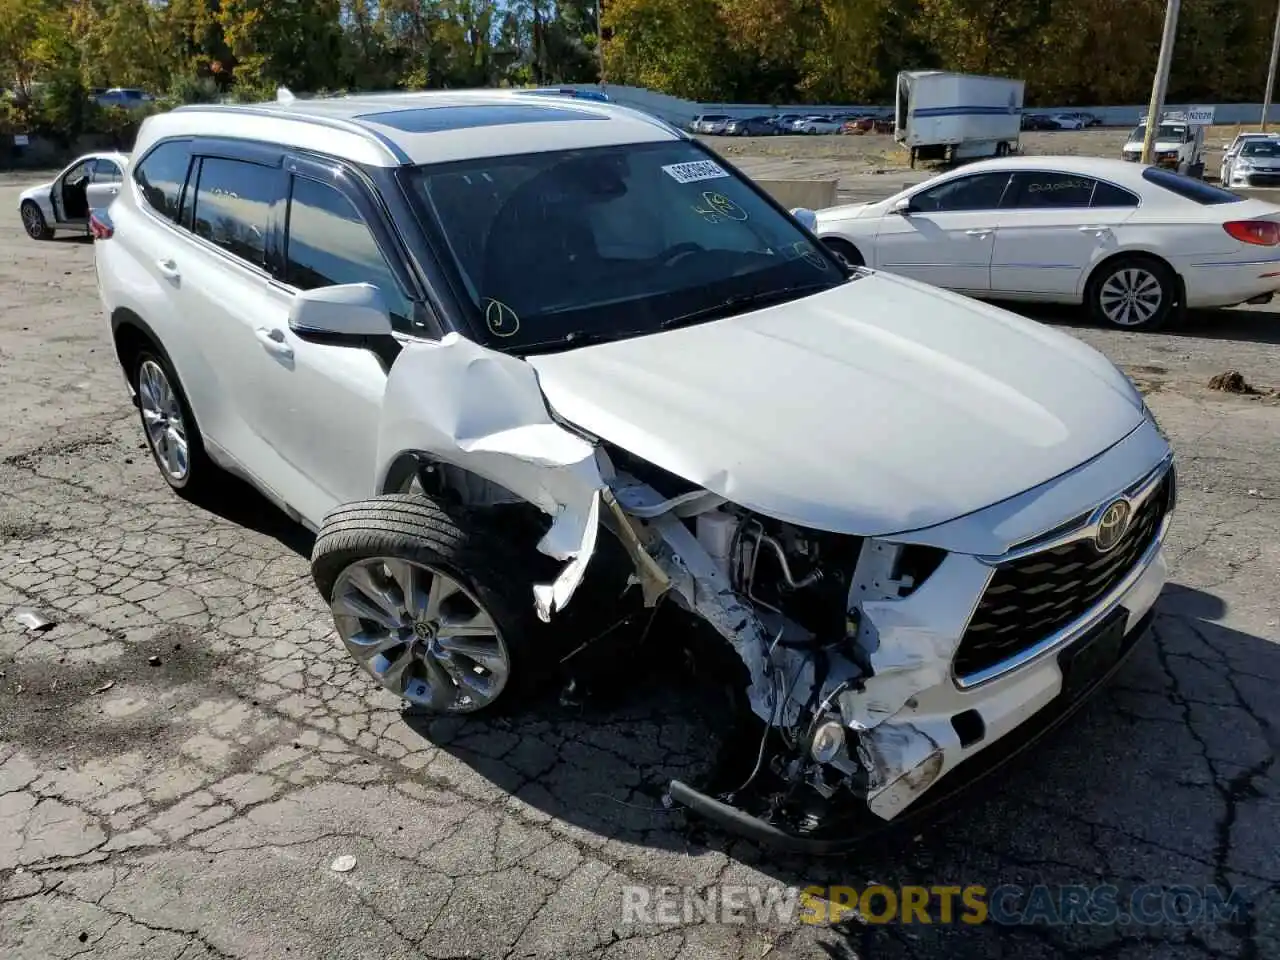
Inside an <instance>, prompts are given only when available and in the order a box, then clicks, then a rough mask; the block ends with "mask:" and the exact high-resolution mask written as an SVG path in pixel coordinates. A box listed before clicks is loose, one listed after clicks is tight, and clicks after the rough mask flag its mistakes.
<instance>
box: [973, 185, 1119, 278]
mask: <svg viewBox="0 0 1280 960" xmlns="http://www.w3.org/2000/svg"><path fill="white" fill-rule="evenodd" d="M1137 206H1138V197H1137V196H1136V195H1134V194H1132V193H1130V192H1129V191H1127V190H1124V189H1122V188H1120V187H1117V186H1115V185H1114V184H1110V183H1106V182H1104V181H1100V180H1094V179H1093V178H1092V177H1084V176H1080V175H1078V174H1073V173H1060V172H1056V171H1052V170H1037V171H1027V172H1019V173H1015V174H1014V175H1013V180H1012V181H1011V182H1010V184H1009V189H1008V191H1007V192H1006V193H1005V198H1004V207H1005V209H1002V210H1001V211H1000V216H999V227H998V228H997V230H996V235H995V250H994V253H993V255H992V258H991V292H992V294H993V295H995V296H1000V295H1001V294H1007V295H1009V296H1011V297H1030V298H1036V299H1046V300H1073V299H1074V298H1075V296H1076V294H1077V292H1078V291H1079V290H1080V288H1081V284H1082V283H1083V280H1084V277H1085V276H1086V274H1087V273H1088V272H1089V271H1090V270H1091V269H1092V267H1093V265H1094V264H1096V263H1098V262H1099V261H1100V260H1101V259H1102V258H1103V257H1105V256H1106V255H1107V254H1108V252H1109V251H1111V250H1113V249H1115V248H1116V235H1115V230H1116V228H1117V227H1118V226H1119V225H1120V224H1121V223H1123V222H1124V221H1125V220H1127V219H1128V218H1129V217H1130V216H1131V215H1132V214H1133V211H1134V210H1136V209H1137Z"/></svg>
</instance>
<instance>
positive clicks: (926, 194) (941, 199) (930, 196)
mask: <svg viewBox="0 0 1280 960" xmlns="http://www.w3.org/2000/svg"><path fill="white" fill-rule="evenodd" d="M1008 183H1009V174H1007V173H978V174H974V175H973V176H971V177H957V178H956V179H955V180H948V181H947V182H946V183H944V184H941V185H939V186H937V187H933V188H932V189H930V190H922V191H921V192H920V193H917V194H916V195H915V196H914V197H912V198H911V209H912V210H919V211H920V212H921V213H946V212H948V211H959V210H994V209H995V208H996V207H998V206H999V205H1000V197H1001V196H1003V194H1004V189H1005V186H1006V185H1007V184H1008Z"/></svg>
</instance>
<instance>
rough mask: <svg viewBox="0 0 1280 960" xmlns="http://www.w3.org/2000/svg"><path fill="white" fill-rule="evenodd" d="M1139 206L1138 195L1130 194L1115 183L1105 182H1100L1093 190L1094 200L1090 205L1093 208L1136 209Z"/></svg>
mask: <svg viewBox="0 0 1280 960" xmlns="http://www.w3.org/2000/svg"><path fill="white" fill-rule="evenodd" d="M1137 205H1138V195H1137V194H1135V193H1130V192H1129V191H1128V190H1126V189H1124V187H1117V186H1116V185H1115V184H1114V183H1107V182H1106V181H1105V180H1099V181H1098V185H1097V186H1096V187H1094V188H1093V199H1092V200H1091V201H1090V203H1089V206H1091V207H1136V206H1137Z"/></svg>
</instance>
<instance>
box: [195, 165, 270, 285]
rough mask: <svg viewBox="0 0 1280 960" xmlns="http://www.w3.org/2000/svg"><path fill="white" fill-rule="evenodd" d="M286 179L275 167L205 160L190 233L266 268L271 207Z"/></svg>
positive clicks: (201, 169) (197, 188)
mask: <svg viewBox="0 0 1280 960" xmlns="http://www.w3.org/2000/svg"><path fill="white" fill-rule="evenodd" d="M284 177H285V175H284V172H283V171H282V170H280V168H279V167H265V166H262V165H261V164H257V163H248V162H246V161H244V160H227V159H224V158H222V157H205V158H203V159H202V160H201V161H200V179H199V181H198V186H197V187H196V202H195V210H194V213H193V222H192V232H193V233H195V235H196V236H198V237H203V238H204V239H205V240H208V241H209V242H210V243H215V244H217V245H218V246H220V247H222V249H224V250H226V251H227V252H229V253H233V254H235V255H236V256H237V257H239V258H240V259H242V260H245V261H246V262H248V263H251V264H253V265H254V266H255V267H264V266H265V265H266V260H267V231H268V229H269V228H270V224H271V208H272V206H273V205H274V204H275V203H277V202H278V201H280V200H283V199H284V183H285V181H284Z"/></svg>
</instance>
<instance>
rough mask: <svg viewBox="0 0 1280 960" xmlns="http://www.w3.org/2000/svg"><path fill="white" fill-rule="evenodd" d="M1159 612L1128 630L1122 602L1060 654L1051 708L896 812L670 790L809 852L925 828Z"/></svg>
mask: <svg viewBox="0 0 1280 960" xmlns="http://www.w3.org/2000/svg"><path fill="white" fill-rule="evenodd" d="M1154 617H1155V611H1154V609H1151V610H1148V611H1147V613H1146V614H1145V615H1144V616H1143V617H1142V619H1141V620H1139V621H1138V622H1137V623H1136V624H1134V626H1133V628H1132V629H1130V630H1128V631H1127V632H1126V631H1125V624H1126V623H1127V622H1128V618H1129V611H1128V610H1127V609H1126V608H1124V607H1123V606H1121V607H1117V608H1116V609H1115V610H1114V611H1113V612H1112V613H1111V614H1110V615H1109V616H1108V617H1107V618H1106V619H1105V620H1103V621H1102V623H1100V624H1099V625H1098V626H1097V627H1095V628H1094V629H1093V630H1091V631H1090V632H1089V633H1087V634H1086V635H1085V636H1083V637H1081V638H1080V640H1078V641H1077V642H1076V643H1074V644H1071V645H1070V646H1068V647H1067V648H1065V649H1064V650H1062V651H1061V652H1060V653H1059V654H1058V655H1057V656H1058V664H1059V667H1060V668H1061V670H1062V672H1063V684H1062V690H1061V692H1060V693H1059V694H1058V695H1057V696H1056V697H1055V698H1054V699H1053V700H1051V701H1050V702H1049V704H1048V705H1047V706H1046V707H1045V708H1043V709H1042V710H1040V711H1039V712H1038V713H1036V714H1034V715H1033V716H1031V717H1030V718H1029V719H1028V720H1027V721H1025V722H1024V723H1023V724H1021V725H1020V726H1019V727H1017V728H1016V729H1015V730H1014V731H1013V732H1011V733H1010V734H1008V735H1007V736H1005V737H1003V738H1001V739H1000V740H998V741H996V742H995V743H993V744H992V745H991V746H989V747H987V748H985V749H983V750H981V751H980V752H978V753H977V754H974V755H973V756H971V757H970V758H968V759H967V760H963V761H961V762H960V763H959V764H957V765H956V766H955V767H953V768H952V769H951V770H950V771H948V772H947V773H946V774H944V775H943V777H942V778H941V779H940V780H939V781H938V783H937V785H936V786H935V787H933V788H932V789H931V790H929V791H928V792H927V794H926V795H925V796H924V797H922V798H921V799H920V800H919V801H918V802H916V803H914V804H912V805H911V806H910V807H908V808H907V809H906V810H905V811H903V813H901V814H900V815H898V816H897V817H895V818H893V819H892V820H883V819H881V818H880V817H876V816H874V815H870V814H869V811H867V809H866V808H865V806H862V805H861V804H860V803H857V802H854V801H853V798H849V802H847V803H845V804H844V806H843V809H838V810H832V811H831V815H829V816H828V817H825V818H824V819H823V820H821V821H819V822H818V823H817V824H816V825H815V826H813V827H812V828H810V827H809V826H808V825H805V826H797V825H796V824H795V823H787V822H784V821H783V819H782V818H780V817H774V818H773V819H771V820H770V819H765V818H763V817H759V816H754V815H753V814H751V813H749V812H747V810H745V809H743V808H741V807H739V806H735V805H733V804H731V803H729V802H726V800H725V799H719V798H716V797H712V796H708V795H707V794H705V793H702V792H700V791H698V790H695V789H694V788H693V787H690V786H689V785H688V784H686V783H683V782H681V781H679V780H673V781H671V783H670V786H669V788H668V793H669V795H670V797H671V799H672V800H673V801H674V802H675V803H678V804H680V805H681V806H683V807H685V808H687V809H688V810H690V811H691V812H692V813H694V814H696V815H698V816H700V817H702V818H705V819H706V820H709V821H711V822H713V823H715V824H717V825H718V826H720V827H721V828H723V829H725V830H727V831H729V832H731V833H734V834H737V835H740V836H743V837H746V838H747V839H750V840H754V841H756V842H757V843H760V844H762V845H765V846H768V847H772V848H775V849H779V850H784V851H788V852H793V853H801V854H807V855H811V856H827V855H833V854H839V853H843V852H846V851H848V850H851V849H854V848H856V847H858V846H861V845H863V844H865V843H867V842H870V841H872V840H876V839H883V838H884V837H886V836H887V835H889V834H891V833H897V832H900V831H904V830H909V829H919V827H920V826H922V825H923V824H925V823H927V822H929V821H932V820H935V819H938V818H939V815H940V813H941V812H943V811H945V812H946V813H948V814H955V813H958V812H960V807H959V804H960V803H961V802H964V801H968V800H970V799H971V798H972V797H973V795H974V794H975V792H976V791H975V788H976V787H977V786H978V784H979V783H980V782H982V781H984V780H986V779H987V778H988V777H989V776H990V775H991V774H993V773H995V772H997V771H998V770H1000V769H1002V768H1003V767H1005V765H1006V764H1008V763H1009V762H1010V761H1012V760H1014V759H1015V758H1016V757H1018V756H1019V755H1020V754H1022V753H1023V751H1025V750H1027V749H1028V748H1030V747H1031V746H1033V745H1034V744H1035V743H1037V742H1038V741H1039V740H1041V739H1042V738H1044V737H1045V736H1047V735H1048V734H1050V733H1051V732H1052V731H1054V730H1056V729H1057V728H1058V727H1060V726H1062V725H1063V724H1064V723H1065V722H1066V721H1067V720H1069V719H1070V718H1071V716H1072V715H1073V714H1074V713H1075V712H1076V711H1077V710H1079V709H1080V707H1081V706H1083V705H1084V704H1085V702H1087V700H1088V699H1089V697H1090V696H1091V695H1092V694H1093V693H1095V692H1096V691H1097V690H1098V689H1099V688H1100V687H1101V686H1102V685H1103V684H1105V683H1106V682H1107V681H1108V680H1109V679H1110V678H1111V677H1112V676H1113V675H1114V674H1115V673H1116V672H1117V671H1118V670H1119V669H1120V668H1121V667H1122V666H1123V665H1124V663H1125V662H1126V661H1127V660H1128V658H1129V657H1130V655H1131V654H1132V653H1133V651H1134V650H1135V649H1137V646H1138V644H1139V643H1140V642H1141V641H1142V639H1143V638H1144V636H1145V635H1146V634H1147V633H1148V631H1149V629H1150V627H1151V622H1152V620H1153V619H1154ZM859 808H860V809H859Z"/></svg>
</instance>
